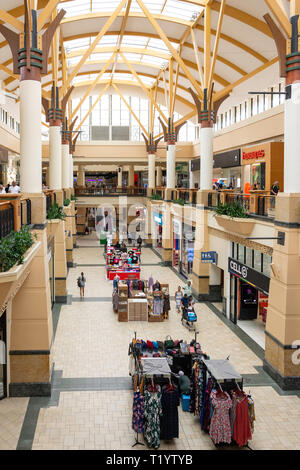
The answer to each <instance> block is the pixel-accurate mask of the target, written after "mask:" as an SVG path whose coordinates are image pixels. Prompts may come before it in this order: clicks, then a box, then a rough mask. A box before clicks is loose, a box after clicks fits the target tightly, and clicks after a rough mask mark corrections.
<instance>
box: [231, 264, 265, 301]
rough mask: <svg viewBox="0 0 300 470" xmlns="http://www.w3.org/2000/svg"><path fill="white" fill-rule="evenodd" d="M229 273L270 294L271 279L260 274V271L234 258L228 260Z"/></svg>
mask: <svg viewBox="0 0 300 470" xmlns="http://www.w3.org/2000/svg"><path fill="white" fill-rule="evenodd" d="M228 271H229V272H230V273H231V274H234V275H235V276H237V277H239V278H240V279H243V280H244V281H246V282H248V283H249V284H251V285H252V286H254V287H257V288H258V289H259V290H262V291H263V292H266V293H268V292H269V285H270V278H269V277H267V276H266V275H265V274H263V273H260V272H259V271H256V270H255V269H252V268H250V267H249V266H246V265H245V264H242V263H240V262H239V261H237V260H235V259H233V258H228Z"/></svg>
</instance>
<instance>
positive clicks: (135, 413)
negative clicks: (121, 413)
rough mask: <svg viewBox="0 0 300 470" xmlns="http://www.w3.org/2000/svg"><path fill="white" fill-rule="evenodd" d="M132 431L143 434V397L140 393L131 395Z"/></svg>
mask: <svg viewBox="0 0 300 470" xmlns="http://www.w3.org/2000/svg"><path fill="white" fill-rule="evenodd" d="M132 429H133V430H134V431H135V432H137V433H139V434H140V433H143V432H144V397H143V395H142V394H141V393H140V392H134V394H133V407H132Z"/></svg>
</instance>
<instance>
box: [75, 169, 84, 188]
mask: <svg viewBox="0 0 300 470" xmlns="http://www.w3.org/2000/svg"><path fill="white" fill-rule="evenodd" d="M77 186H79V187H81V188H82V187H84V186H85V170H84V166H83V165H78V171H77Z"/></svg>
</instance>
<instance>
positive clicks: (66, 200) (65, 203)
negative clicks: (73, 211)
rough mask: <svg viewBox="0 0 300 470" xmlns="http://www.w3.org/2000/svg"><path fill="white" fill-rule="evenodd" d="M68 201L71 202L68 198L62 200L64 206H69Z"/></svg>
mask: <svg viewBox="0 0 300 470" xmlns="http://www.w3.org/2000/svg"><path fill="white" fill-rule="evenodd" d="M70 203H71V201H70V199H68V198H66V199H65V200H64V206H69V205H70Z"/></svg>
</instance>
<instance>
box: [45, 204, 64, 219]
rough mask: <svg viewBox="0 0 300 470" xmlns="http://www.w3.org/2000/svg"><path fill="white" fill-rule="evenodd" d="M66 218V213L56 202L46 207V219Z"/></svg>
mask: <svg viewBox="0 0 300 470" xmlns="http://www.w3.org/2000/svg"><path fill="white" fill-rule="evenodd" d="M65 218H66V214H65V213H64V209H63V207H62V206H59V205H58V204H57V202H54V203H53V204H52V205H51V206H50V207H49V209H48V212H47V219H49V220H53V219H60V220H64V219H65Z"/></svg>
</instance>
